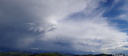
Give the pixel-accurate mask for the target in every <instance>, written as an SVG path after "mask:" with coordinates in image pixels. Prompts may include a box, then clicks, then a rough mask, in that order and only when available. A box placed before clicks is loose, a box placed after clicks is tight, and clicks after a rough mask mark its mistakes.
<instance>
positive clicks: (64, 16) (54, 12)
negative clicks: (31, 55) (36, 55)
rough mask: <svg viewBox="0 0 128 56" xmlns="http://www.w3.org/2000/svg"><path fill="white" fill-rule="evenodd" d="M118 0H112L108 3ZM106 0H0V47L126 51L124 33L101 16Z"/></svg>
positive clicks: (56, 50)
mask: <svg viewBox="0 0 128 56" xmlns="http://www.w3.org/2000/svg"><path fill="white" fill-rule="evenodd" d="M118 2H119V1H113V3H112V4H111V5H109V7H111V8H113V6H115V4H116V3H118ZM107 3H109V1H108V0H102V1H101V0H95V1H94V0H79V1H78V0H37V1H35V0H0V38H1V39H0V47H7V48H12V49H22V50H29V49H32V50H42V51H49V52H50V51H54V52H69V53H85V52H91V53H114V52H122V51H126V50H128V49H127V47H124V46H127V33H125V32H122V31H121V30H120V29H118V28H117V27H116V26H115V24H114V23H113V22H110V21H108V19H110V18H108V17H103V14H104V13H105V12H106V11H108V10H110V9H108V8H107V6H106V5H108V4H107ZM103 6H104V7H103ZM105 6H106V7H105ZM125 8H126V7H125Z"/></svg>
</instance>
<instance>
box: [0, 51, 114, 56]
mask: <svg viewBox="0 0 128 56" xmlns="http://www.w3.org/2000/svg"><path fill="white" fill-rule="evenodd" d="M0 56H112V55H110V54H96V55H93V54H88V55H71V54H70V55H69V54H63V53H57V52H55V53H43V54H28V53H19V52H3V53H0Z"/></svg>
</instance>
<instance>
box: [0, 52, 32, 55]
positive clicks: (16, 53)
mask: <svg viewBox="0 0 128 56" xmlns="http://www.w3.org/2000/svg"><path fill="white" fill-rule="evenodd" d="M0 56H30V54H27V53H18V52H7V53H0Z"/></svg>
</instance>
